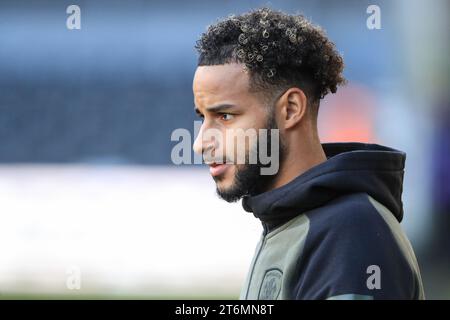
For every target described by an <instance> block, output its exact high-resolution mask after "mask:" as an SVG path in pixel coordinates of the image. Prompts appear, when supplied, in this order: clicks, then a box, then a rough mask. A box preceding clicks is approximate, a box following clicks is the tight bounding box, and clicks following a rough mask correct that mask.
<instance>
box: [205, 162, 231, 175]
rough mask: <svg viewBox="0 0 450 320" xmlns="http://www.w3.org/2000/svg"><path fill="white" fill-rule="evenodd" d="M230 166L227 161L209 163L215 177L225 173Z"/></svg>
mask: <svg viewBox="0 0 450 320" xmlns="http://www.w3.org/2000/svg"><path fill="white" fill-rule="evenodd" d="M229 167H230V165H229V164H225V163H220V164H218V163H211V164H210V165H209V172H210V173H211V175H212V176H213V177H216V176H219V175H221V174H223V173H225V171H226V170H227V169H228V168H229Z"/></svg>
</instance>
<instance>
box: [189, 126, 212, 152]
mask: <svg viewBox="0 0 450 320" xmlns="http://www.w3.org/2000/svg"><path fill="white" fill-rule="evenodd" d="M204 130H205V123H203V124H202V126H201V127H200V130H199V132H198V135H197V137H196V138H195V140H194V145H193V147H192V149H193V150H194V152H195V153H197V154H203V150H205V149H206V147H207V143H208V142H207V141H204V135H203V132H204Z"/></svg>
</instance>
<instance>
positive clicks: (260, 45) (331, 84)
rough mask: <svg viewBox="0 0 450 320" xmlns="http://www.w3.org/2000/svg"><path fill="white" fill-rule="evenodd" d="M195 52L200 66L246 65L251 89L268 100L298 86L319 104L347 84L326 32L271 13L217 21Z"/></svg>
mask: <svg viewBox="0 0 450 320" xmlns="http://www.w3.org/2000/svg"><path fill="white" fill-rule="evenodd" d="M195 48H196V49H197V51H198V52H199V59H198V65H199V66H205V65H220V64H226V63H243V64H244V68H245V71H246V72H248V73H249V76H250V79H251V80H252V81H251V84H250V89H251V90H254V91H260V92H262V93H263V94H265V96H268V95H267V94H269V95H272V96H273V95H276V94H279V93H280V91H281V92H282V91H283V90H287V89H288V88H289V87H291V86H297V87H299V88H300V89H302V90H303V91H304V92H305V94H306V96H307V98H308V101H309V102H318V101H319V100H320V99H322V98H323V97H324V96H325V95H326V94H328V93H329V92H332V93H335V92H336V90H337V87H338V85H342V84H344V83H345V82H346V80H345V79H344V77H343V75H342V70H343V68H344V62H343V59H342V57H341V56H340V54H339V53H338V52H337V51H336V48H335V46H334V44H333V43H332V42H331V41H330V40H329V39H328V38H327V36H326V34H325V32H324V31H323V29H321V28H320V27H319V26H315V25H313V24H312V23H311V22H309V21H308V20H307V19H306V18H305V17H304V16H302V15H289V14H286V13H283V12H281V11H275V10H272V9H269V8H267V7H264V8H260V9H256V10H252V11H250V12H248V13H244V14H242V15H239V16H235V15H230V16H228V17H227V18H225V19H223V20H219V21H218V22H217V23H216V24H214V25H211V26H209V27H208V28H207V31H206V32H204V33H203V34H202V36H201V38H200V39H199V40H197V42H196V45H195Z"/></svg>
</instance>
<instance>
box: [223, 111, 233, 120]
mask: <svg viewBox="0 0 450 320" xmlns="http://www.w3.org/2000/svg"><path fill="white" fill-rule="evenodd" d="M233 118H234V115H232V114H229V113H222V114H221V115H220V119H222V120H224V121H229V120H231V119H233Z"/></svg>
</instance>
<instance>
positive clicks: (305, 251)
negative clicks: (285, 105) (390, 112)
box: [241, 142, 424, 299]
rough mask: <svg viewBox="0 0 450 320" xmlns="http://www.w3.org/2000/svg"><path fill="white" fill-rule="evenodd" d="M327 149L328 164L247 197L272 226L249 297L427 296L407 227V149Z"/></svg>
mask: <svg viewBox="0 0 450 320" xmlns="http://www.w3.org/2000/svg"><path fill="white" fill-rule="evenodd" d="M322 147H323V149H324V152H325V154H326V156H327V161H325V162H322V163H320V164H318V165H316V166H314V167H312V168H310V169H309V170H308V171H306V172H304V173H303V174H301V175H299V176H298V177H296V178H295V179H294V180H292V181H291V182H289V183H288V184H286V185H284V186H282V187H280V188H277V189H274V190H270V191H268V192H265V193H262V194H259V195H256V196H252V197H249V196H246V197H244V199H243V202H242V204H243V207H244V209H245V210H246V211H248V212H252V213H253V214H254V216H255V217H257V218H258V219H260V220H261V223H262V225H263V228H264V230H263V233H262V236H261V240H260V242H259V243H258V247H257V249H256V252H255V257H254V259H253V262H252V266H251V268H250V271H249V274H248V276H247V280H246V283H245V285H244V286H243V288H242V291H241V299H423V298H424V293H423V287H422V282H421V278H420V271H419V267H418V264H417V261H416V258H415V255H414V252H413V250H412V248H411V245H410V243H409V241H408V239H407V237H406V235H405V234H404V232H403V231H402V229H401V227H400V225H399V223H400V222H401V221H402V218H403V204H402V199H401V197H402V191H403V176H404V167H405V160H406V154H405V153H404V152H401V151H398V150H395V149H392V148H389V147H386V146H381V145H377V144H367V143H357V142H349V143H345V142H342V143H323V144H322Z"/></svg>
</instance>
